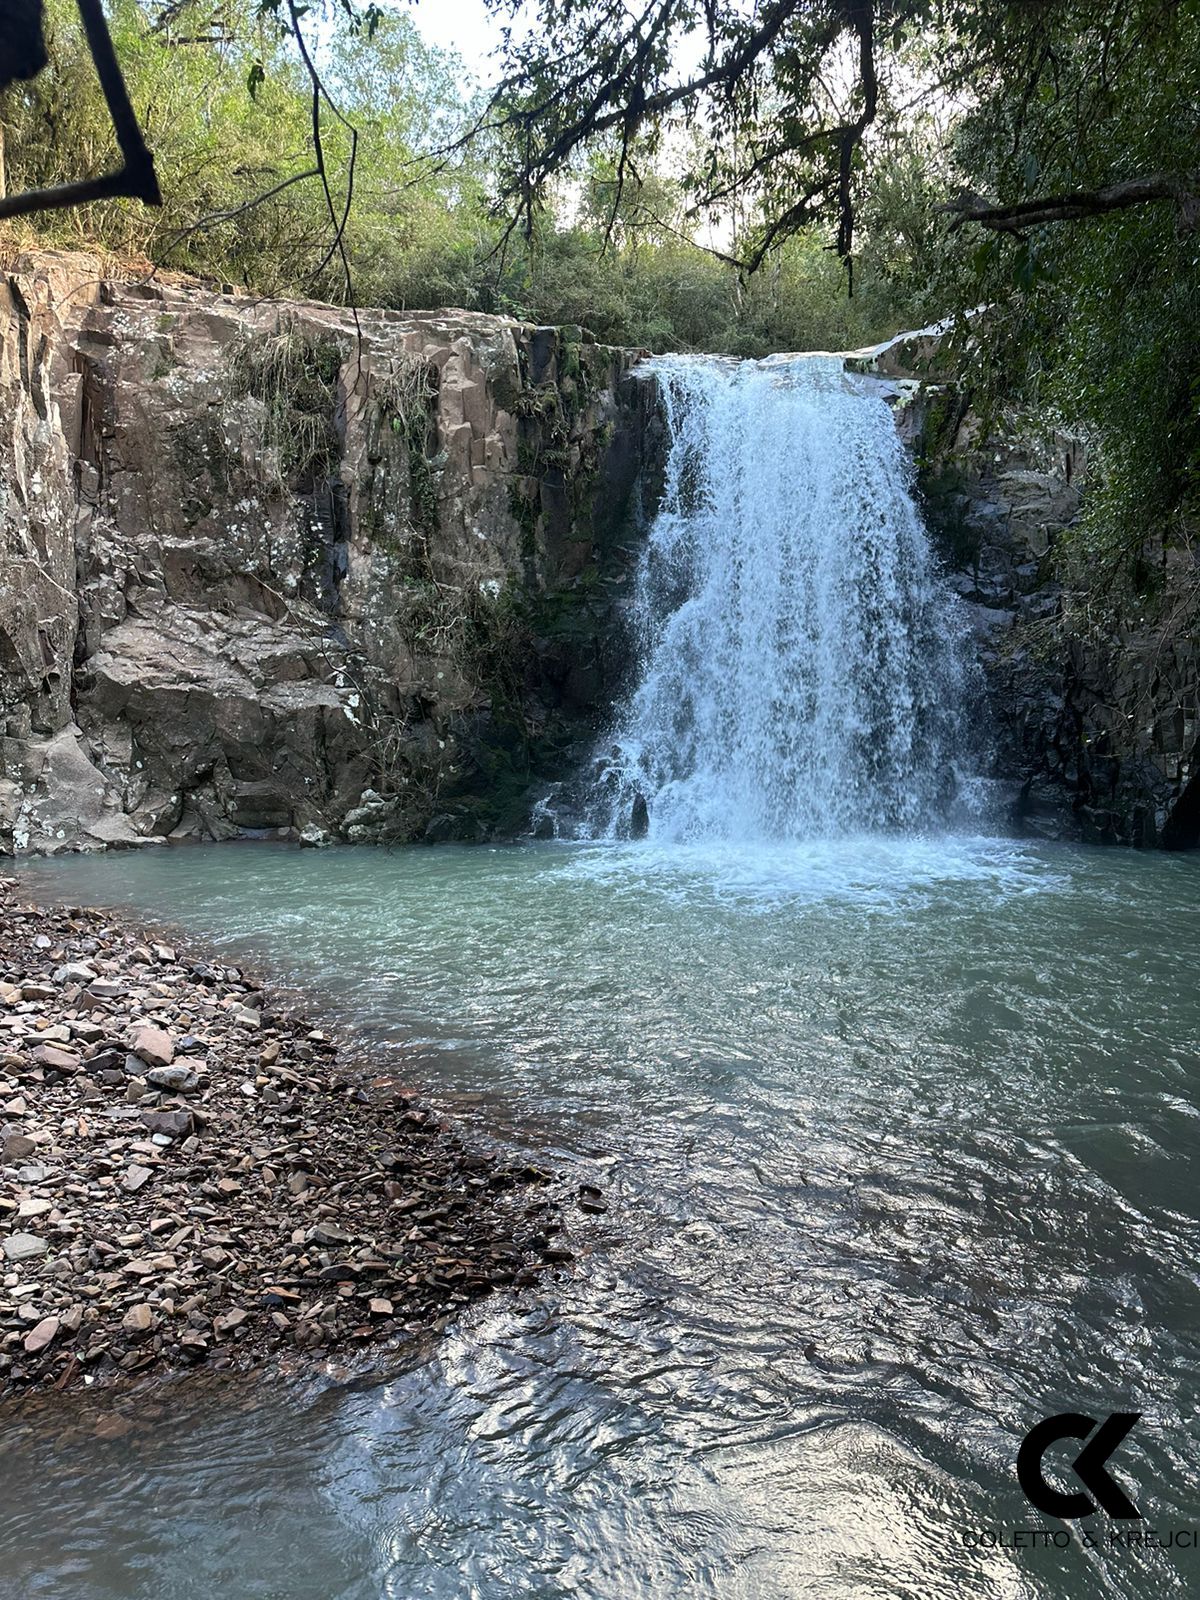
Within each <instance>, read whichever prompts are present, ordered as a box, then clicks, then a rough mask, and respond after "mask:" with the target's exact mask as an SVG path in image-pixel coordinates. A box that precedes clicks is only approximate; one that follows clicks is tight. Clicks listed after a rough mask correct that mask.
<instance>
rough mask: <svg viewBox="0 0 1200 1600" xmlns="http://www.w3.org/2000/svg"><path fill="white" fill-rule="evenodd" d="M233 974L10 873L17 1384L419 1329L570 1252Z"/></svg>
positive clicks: (2, 1323)
mask: <svg viewBox="0 0 1200 1600" xmlns="http://www.w3.org/2000/svg"><path fill="white" fill-rule="evenodd" d="M345 1055H346V1052H345V1051H344V1050H343V1049H341V1048H339V1046H338V1044H337V1043H336V1042H335V1041H334V1040H333V1039H332V1038H330V1037H329V1036H328V1035H327V1033H326V1032H325V1031H323V1030H322V1029H321V1028H319V1027H314V1026H313V1024H312V1021H311V1019H310V1018H306V1017H305V1016H303V1015H302V1014H300V1013H298V1012H297V1011H295V1010H293V1009H291V1008H290V1007H289V1006H288V1005H287V1004H286V1003H285V1002H284V1001H283V999H282V998H281V997H277V996H272V994H271V993H270V992H269V991H268V990H266V989H264V988H263V987H262V986H261V985H260V984H258V983H256V982H255V981H254V980H253V979H252V978H250V977H249V976H247V974H245V973H244V972H242V971H241V970H240V969H238V968H236V967H232V966H226V965H223V964H220V963H215V964H214V963H213V962H211V961H206V960H199V959H196V958H194V957H192V956H189V955H188V954H187V953H186V952H183V951H181V950H178V949H176V948H174V947H172V946H170V945H166V944H163V943H160V942H157V941H156V940H153V939H146V938H144V937H141V936H140V935H139V932H138V931H137V930H133V931H131V930H130V929H128V928H126V927H124V926H122V925H121V924H120V922H119V921H117V920H116V919H114V918H113V916H112V914H111V913H109V912H101V911H96V910H89V909H78V908H77V909H71V910H47V909H44V908H39V907H34V906H30V905H26V904H21V903H19V902H18V900H17V898H16V885H15V884H14V883H13V882H12V881H6V880H0V1394H5V1393H7V1394H12V1393H14V1392H17V1391H21V1390H26V1389H30V1388H34V1387H38V1386H41V1387H45V1386H48V1385H53V1386H54V1387H56V1388H67V1387H71V1386H75V1385H82V1384H84V1383H89V1382H90V1383H92V1384H104V1383H109V1382H113V1381H116V1380H119V1379H122V1378H132V1377H135V1376H137V1377H145V1376H148V1375H152V1374H157V1373H159V1372H166V1371H168V1370H172V1369H177V1368H183V1367H188V1366H198V1365H203V1366H205V1367H207V1368H215V1367H226V1368H228V1367H233V1366H248V1365H251V1364H254V1363H256V1362H259V1361H262V1360H264V1359H267V1358H271V1357H279V1358H284V1357H286V1356H288V1355H289V1354H292V1355H297V1354H304V1353H316V1354H318V1355H324V1354H325V1353H327V1352H332V1351H333V1350H335V1349H337V1348H339V1347H340V1348H343V1349H349V1348H354V1347H357V1346H360V1345H363V1344H365V1343H366V1342H368V1341H370V1340H372V1339H376V1338H380V1337H389V1336H390V1337H393V1338H394V1337H396V1336H403V1335H406V1334H407V1335H415V1334H419V1333H422V1332H424V1331H426V1330H428V1329H430V1328H431V1327H435V1326H436V1325H437V1324H438V1322H439V1321H440V1319H443V1318H445V1317H447V1316H448V1315H453V1314H454V1313H455V1312H456V1311H458V1310H459V1309H461V1307H463V1306H464V1305H466V1304H467V1303H468V1302H469V1301H471V1300H473V1299H475V1298H477V1297H478V1296H480V1295H482V1294H485V1293H487V1292H488V1291H489V1290H490V1289H491V1288H493V1287H494V1286H497V1285H501V1284H528V1283H531V1282H533V1281H534V1280H535V1277H536V1274H537V1273H538V1272H539V1271H541V1270H544V1269H545V1268H546V1267H547V1266H548V1265H549V1264H551V1263H555V1262H562V1261H565V1260H568V1259H569V1252H568V1251H566V1250H565V1249H563V1248H559V1247H557V1246H556V1245H555V1243H554V1240H555V1238H556V1236H557V1235H558V1232H559V1223H558V1220H557V1212H556V1208H555V1206H554V1203H553V1200H552V1198H551V1191H550V1189H549V1188H548V1187H547V1184H548V1179H547V1176H546V1175H545V1174H544V1173H542V1172H540V1171H539V1170H537V1169H536V1168H533V1167H530V1166H522V1165H520V1164H519V1163H515V1162H513V1161H510V1160H505V1159H502V1158H500V1157H498V1156H496V1155H495V1154H494V1153H492V1152H490V1151H487V1150H477V1149H472V1148H470V1147H469V1146H468V1145H467V1144H466V1143H464V1141H463V1140H462V1138H460V1137H459V1136H457V1135H456V1134H455V1133H454V1132H453V1130H451V1129H450V1128H448V1127H447V1126H445V1125H444V1124H443V1123H442V1122H441V1121H439V1119H438V1118H437V1116H436V1115H435V1114H434V1113H433V1112H431V1111H430V1110H429V1109H428V1108H427V1107H425V1106H423V1105H422V1104H420V1102H419V1101H418V1099H417V1097H416V1096H415V1094H414V1092H413V1091H412V1090H411V1089H408V1088H405V1087H403V1086H401V1085H399V1084H397V1083H396V1082H395V1081H394V1080H392V1079H391V1078H389V1077H379V1076H372V1075H371V1074H370V1072H369V1071H367V1070H360V1069H359V1068H358V1066H357V1064H356V1063H354V1062H352V1061H348V1060H346V1059H345Z"/></svg>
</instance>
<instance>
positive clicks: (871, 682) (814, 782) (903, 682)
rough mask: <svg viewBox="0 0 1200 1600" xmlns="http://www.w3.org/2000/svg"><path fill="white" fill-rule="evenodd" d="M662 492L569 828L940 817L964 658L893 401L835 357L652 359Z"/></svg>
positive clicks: (934, 820)
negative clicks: (581, 814) (612, 698)
mask: <svg viewBox="0 0 1200 1600" xmlns="http://www.w3.org/2000/svg"><path fill="white" fill-rule="evenodd" d="M653 370H654V371H655V373H656V374H657V377H658V380H659V383H660V386H661V392H662V397H663V404H664V407H665V412H666V421H667V427H668V430H669V453H668V459H667V464H666V485H665V491H664V494H663V498H662V502H661V506H660V509H659V511H658V514H657V516H656V518H655V520H654V523H653V526H652V527H651V529H650V531H649V536H648V539H647V542H646V545H645V549H644V552H643V554H642V557H641V561H640V567H639V571H638V575H637V580H636V588H635V596H634V602H633V610H634V619H633V620H634V628H635V632H636V636H637V644H638V651H639V654H638V663H639V670H638V681H637V684H636V687H635V688H634V690H633V691H632V693H631V694H630V695H629V697H628V699H627V701H626V702H625V703H624V704H623V705H622V706H621V707H620V708H619V710H618V712H617V715H616V719H615V723H614V726H613V728H612V730H611V731H610V733H609V734H608V736H607V737H606V738H605V739H604V740H602V741H601V744H600V746H599V748H598V751H597V764H596V768H595V775H594V779H593V782H592V787H591V793H590V797H589V799H588V802H587V805H586V807H585V813H586V818H587V820H586V823H585V825H584V827H583V829H582V831H583V832H585V833H587V834H590V835H591V836H593V837H597V836H600V837H604V836H609V837H628V836H630V835H631V834H633V835H637V834H641V833H645V832H649V833H650V834H651V835H652V836H653V837H654V838H656V839H660V840H667V841H676V840H719V839H738V840H751V841H752V840H774V841H781V840H782V841H787V840H797V839H806V838H814V837H822V836H830V835H844V834H848V833H857V832H864V831H874V830H881V829H882V830H897V829H899V830H916V829H920V828H923V827H930V826H939V825H943V824H944V823H945V821H946V819H947V816H948V812H949V809H950V806H951V804H952V802H953V799H954V795H955V792H956V789H957V787H958V782H957V776H956V759H957V758H958V757H959V756H960V754H961V751H962V748H963V727H964V722H965V718H964V707H965V704H966V701H967V698H968V692H967V691H968V683H969V678H970V674H971V669H970V667H969V665H968V653H967V650H966V648H965V633H966V630H965V626H964V624H963V622H962V620H961V615H960V602H959V601H958V599H957V597H956V596H955V595H954V594H953V593H952V592H951V591H950V589H949V588H948V587H947V586H946V585H945V584H944V583H943V582H942V580H941V579H940V578H939V575H938V571H937V566H936V562H935V560H934V557H933V553H932V551H931V549H930V544H929V539H928V536H927V534H926V531H925V528H924V526H923V524H922V521H921V517H920V513H919V511H918V509H917V507H916V505H915V504H914V501H913V497H912V492H911V483H910V480H911V467H910V463H909V461H908V458H907V455H906V453H905V451H904V448H903V446H902V444H901V442H900V440H899V438H898V436H897V432H896V427H895V421H894V418H893V416H892V414H891V411H890V409H889V407H888V405H887V404H886V402H885V401H884V400H883V399H881V398H879V397H878V396H877V395H874V394H872V393H871V392H870V390H869V385H868V384H867V383H865V382H863V381H862V380H859V379H855V378H854V377H852V376H851V375H849V374H848V373H847V372H846V371H845V369H844V367H843V364H842V362H841V360H840V359H838V358H837V357H833V356H801V357H795V356H789V357H776V358H773V359H770V360H767V361H760V362H750V361H730V360H722V359H713V358H688V357H675V356H673V357H665V358H661V359H659V360H657V361H655V362H654V363H653Z"/></svg>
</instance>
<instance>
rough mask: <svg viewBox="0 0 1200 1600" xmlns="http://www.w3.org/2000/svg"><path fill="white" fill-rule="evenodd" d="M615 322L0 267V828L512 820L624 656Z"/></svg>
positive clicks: (477, 830)
mask: <svg viewBox="0 0 1200 1600" xmlns="http://www.w3.org/2000/svg"><path fill="white" fill-rule="evenodd" d="M634 359H635V355H634V353H631V352H622V351H616V350H610V349H605V348H603V347H600V346H597V345H596V344H594V343H590V342H587V341H586V340H585V338H584V336H583V335H582V334H581V333H580V331H579V330H571V329H548V328H535V327H530V326H526V325H522V324H519V323H516V322H512V321H509V320H507V319H504V318H497V317H487V316H482V315H473V314H470V313H465V312H445V313H428V314H414V315H411V316H403V315H398V314H392V313H382V312H368V313H363V314H361V317H360V325H359V327H357V328H356V326H355V324H354V322H353V319H352V318H350V317H349V316H348V315H347V314H345V313H342V312H339V311H336V310H333V309H331V308H329V307H325V306H319V305H314V304H289V305H287V306H280V305H277V304H273V303H270V302H263V303H259V302H256V301H253V300H249V299H246V298H241V297H234V296H226V295H219V294H212V293H207V292H204V291H202V290H200V289H198V288H196V287H194V286H177V287H171V286H167V285H160V284H157V283H152V284H139V283H129V282H117V281H113V280H110V279H109V280H106V279H105V278H104V277H103V276H102V274H101V272H100V270H99V268H98V265H97V263H96V262H94V261H92V260H91V259H89V258H87V257H81V256H66V255H59V254H56V253H52V252H46V253H40V254H38V255H36V256H30V257H25V258H21V259H19V260H18V261H17V262H15V263H14V265H13V267H12V270H10V271H8V272H6V273H4V274H3V275H2V276H0V528H2V544H0V719H2V721H0V726H2V729H3V735H4V737H3V743H2V746H0V754H2V764H0V848H2V847H7V848H9V849H11V848H14V847H15V848H18V849H25V848H30V849H45V850H53V849H60V848H79V847H87V846H92V845H104V844H132V843H138V842H141V841H144V840H148V839H162V838H168V837H170V838H182V837H215V838H220V837H226V836H229V835H231V834H233V833H235V832H239V831H246V830H250V831H257V830H268V829H269V830H274V829H286V830H291V831H294V832H297V833H300V834H302V835H304V836H305V837H308V838H313V839H316V838H319V837H322V836H325V835H328V834H333V833H337V834H341V835H342V836H344V837H348V838H351V839H358V838H377V837H390V838H397V839H408V838H417V837H422V836H425V835H430V836H439V837H443V836H465V837H479V836H482V835H484V834H486V833H487V832H488V831H489V830H491V829H493V828H496V827H500V828H503V827H504V826H505V825H511V824H512V823H514V822H515V821H516V819H517V817H518V815H519V813H520V811H521V809H522V802H523V800H524V797H525V796H526V795H527V792H528V790H529V787H530V785H531V783H533V782H534V781H535V780H536V778H537V776H538V774H539V772H540V771H541V770H543V769H545V768H546V767H547V766H553V765H554V762H555V760H556V759H561V753H562V750H563V749H564V748H565V747H566V746H567V745H568V744H569V743H570V741H571V740H572V739H573V738H577V737H579V735H580V732H581V730H583V729H586V727H587V726H588V725H589V719H590V718H591V717H592V715H593V713H594V711H595V708H596V707H597V706H598V705H599V704H601V703H603V702H604V700H605V699H606V697H607V696H608V695H609V694H610V693H611V687H612V682H613V675H614V673H615V671H616V670H617V663H616V661H615V659H614V652H613V645H612V640H613V636H614V631H615V630H614V625H613V615H612V613H613V605H614V596H617V595H619V588H620V579H621V574H622V571H623V567H624V565H625V559H626V554H627V541H628V538H629V534H630V528H629V518H630V515H631V512H632V508H633V491H634V486H635V482H636V479H637V475H638V469H639V464H640V461H641V458H642V454H643V450H644V444H645V440H646V438H647V437H648V436H651V435H652V434H653V425H652V417H651V415H650V410H649V405H650V402H649V400H648V398H647V395H646V390H645V386H644V385H640V384H638V383H637V382H635V381H633V380H631V379H630V378H629V375H628V374H629V368H630V366H631V364H632V362H633V360H634Z"/></svg>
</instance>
